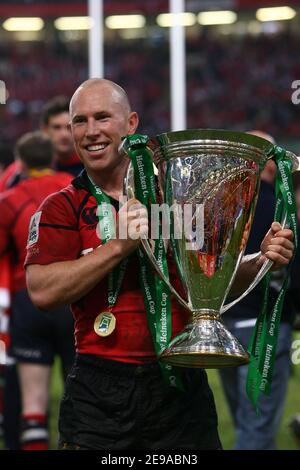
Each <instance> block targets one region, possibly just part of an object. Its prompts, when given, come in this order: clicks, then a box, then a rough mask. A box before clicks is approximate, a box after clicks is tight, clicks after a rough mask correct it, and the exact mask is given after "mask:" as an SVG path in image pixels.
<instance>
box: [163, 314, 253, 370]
mask: <svg viewBox="0 0 300 470" xmlns="http://www.w3.org/2000/svg"><path fill="white" fill-rule="evenodd" d="M159 359H160V360H161V361H163V362H165V363H167V364H170V365H172V366H178V367H195V368H197V367H199V368H203V369H219V368H222V367H234V366H240V365H243V364H247V363H248V362H249V356H248V354H247V353H246V352H245V350H244V348H243V347H242V345H241V344H240V343H239V341H238V340H237V339H236V338H235V337H234V336H233V335H232V334H231V333H230V331H228V330H227V329H226V328H225V326H224V325H223V323H222V322H221V321H220V319H219V318H216V317H214V316H208V315H205V316H202V317H201V316H200V317H198V318H195V319H194V320H193V322H192V323H190V324H188V325H187V326H186V328H185V329H184V330H183V331H182V333H180V334H179V335H178V336H176V337H175V338H174V339H173V340H172V342H171V344H170V346H169V347H168V348H166V349H165V350H164V351H163V352H162V354H161V355H160V357H159Z"/></svg>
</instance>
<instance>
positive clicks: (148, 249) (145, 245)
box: [142, 238, 191, 312]
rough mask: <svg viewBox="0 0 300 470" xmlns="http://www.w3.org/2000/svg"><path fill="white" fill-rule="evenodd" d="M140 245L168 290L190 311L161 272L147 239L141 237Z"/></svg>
mask: <svg viewBox="0 0 300 470" xmlns="http://www.w3.org/2000/svg"><path fill="white" fill-rule="evenodd" d="M142 247H143V249H144V252H145V253H146V255H147V256H148V259H149V261H150V263H151V265H152V267H153V268H154V269H155V271H156V272H157V274H158V275H159V277H160V278H161V279H162V280H163V281H164V283H165V284H166V285H167V286H168V288H169V289H170V292H171V293H172V294H173V295H174V296H175V297H176V299H177V300H178V302H179V303H180V304H181V305H182V306H183V307H184V308H186V309H187V310H189V312H190V311H191V309H190V307H189V305H188V303H187V302H186V301H185V300H184V299H183V298H182V297H181V296H180V295H179V294H178V292H177V291H176V290H175V289H174V287H173V286H172V284H171V283H170V281H169V279H168V278H167V277H166V276H165V275H164V273H163V272H162V270H161V269H160V267H159V265H158V264H157V262H156V259H155V257H154V255H153V253H152V250H151V246H150V243H149V240H148V238H143V239H142Z"/></svg>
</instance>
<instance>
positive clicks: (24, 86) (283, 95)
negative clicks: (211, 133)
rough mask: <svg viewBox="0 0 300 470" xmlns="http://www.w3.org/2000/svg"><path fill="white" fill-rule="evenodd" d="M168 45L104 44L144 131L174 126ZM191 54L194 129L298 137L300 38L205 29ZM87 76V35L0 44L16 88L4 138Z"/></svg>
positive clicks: (2, 71)
mask: <svg viewBox="0 0 300 470" xmlns="http://www.w3.org/2000/svg"><path fill="white" fill-rule="evenodd" d="M168 47H169V46H168V42H167V41H166V40H162V39H159V38H154V37H153V38H152V39H149V38H148V39H147V40H146V39H140V40H132V41H123V42H118V41H115V42H113V43H109V44H107V45H106V47H105V76H106V77H107V78H109V79H111V80H113V81H116V82H117V83H120V84H122V86H123V87H124V88H126V90H128V93H129V96H130V99H131V102H132V103H133V107H134V108H135V109H136V110H137V111H138V112H139V114H140V115H141V116H142V122H141V130H142V131H143V132H145V133H149V134H150V135H151V134H154V133H158V132H164V131H167V130H169V128H170V115H169V50H168ZM186 53H187V85H188V86H187V109H188V116H187V118H188V127H189V128H200V127H203V128H208V127H210V128H227V129H236V130H243V129H251V128H252V129H253V128H254V129H261V130H264V131H265V132H270V133H271V134H273V135H274V136H275V137H276V138H277V139H280V138H281V137H282V136H284V138H285V139H287V138H296V137H297V136H298V135H299V132H300V120H299V110H298V107H297V106H295V105H294V104H293V103H292V101H291V95H292V93H293V91H294V90H292V88H291V85H292V82H293V81H294V80H297V79H299V78H300V61H299V51H298V41H297V37H296V36H294V35H290V34H284V35H274V36H259V37H251V36H244V37H236V38H234V40H233V38H232V37H231V36H230V37H227V36H222V37H210V36H209V35H205V34H202V35H201V36H197V37H195V38H189V39H187V45H186ZM87 75H88V70H87V47H86V44H85V43H82V42H80V41H75V42H69V43H63V42H61V41H59V40H57V41H55V42H51V43H48V44H46V43H40V42H36V43H34V42H32V43H16V42H15V43H11V44H2V45H0V76H1V79H3V80H4V81H5V82H6V85H7V88H8V91H9V100H8V101H7V105H6V107H5V108H3V109H1V111H0V112H1V115H0V120H1V121H2V125H1V131H0V137H1V138H4V137H5V138H6V139H8V140H9V141H11V142H14V141H15V139H16V138H18V137H20V135H22V134H23V133H24V132H27V131H29V130H31V129H33V128H35V127H37V125H38V119H39V114H40V112H41V109H42V106H43V103H44V102H45V101H47V100H48V99H50V98H51V97H53V96H55V95H57V94H64V95H71V94H72V92H73V90H74V89H75V88H76V87H77V86H78V85H79V83H81V82H82V81H83V80H84V79H85V78H87ZM139 84H142V85H143V86H138V85H139Z"/></svg>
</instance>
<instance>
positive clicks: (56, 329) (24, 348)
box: [10, 290, 75, 370]
mask: <svg viewBox="0 0 300 470" xmlns="http://www.w3.org/2000/svg"><path fill="white" fill-rule="evenodd" d="M10 330H11V351H10V352H11V355H12V356H13V357H15V358H16V359H17V360H18V362H27V363H32V364H45V365H52V363H53V360H54V356H55V355H59V356H60V357H61V360H62V365H63V368H64V369H68V370H70V367H71V366H72V364H73V362H74V356H75V352H74V322H73V316H72V313H71V311H70V309H69V307H61V308H58V309H56V310H53V311H51V312H42V311H40V310H38V309H37V308H36V307H35V306H34V305H33V303H32V302H31V300H30V298H29V296H28V293H27V291H26V290H22V291H19V292H17V293H16V294H14V295H13V298H12V318H11V325H10Z"/></svg>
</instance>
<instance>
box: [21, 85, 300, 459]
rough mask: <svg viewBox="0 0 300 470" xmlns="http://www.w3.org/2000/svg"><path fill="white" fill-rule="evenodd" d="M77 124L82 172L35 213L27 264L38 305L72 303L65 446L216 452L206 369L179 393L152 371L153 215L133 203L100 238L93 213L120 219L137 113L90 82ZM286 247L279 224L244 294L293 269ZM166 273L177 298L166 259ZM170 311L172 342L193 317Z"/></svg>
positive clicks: (174, 306) (244, 275) (75, 102)
mask: <svg viewBox="0 0 300 470" xmlns="http://www.w3.org/2000/svg"><path fill="white" fill-rule="evenodd" d="M70 115H71V129H72V133H73V138H74V143H75V148H76V151H77V152H78V155H79V157H80V159H81V160H82V162H83V164H84V166H85V171H84V172H83V173H82V174H81V175H80V176H79V177H78V178H76V179H75V180H73V182H72V184H71V185H70V186H68V187H67V188H66V189H64V190H63V191H60V192H58V193H56V194H54V195H52V196H51V197H49V198H48V199H47V200H46V201H45V202H44V203H43V204H42V206H41V207H40V208H39V212H40V219H39V224H38V227H37V235H36V237H35V240H34V243H32V244H31V245H30V246H29V247H28V255H27V260H26V266H27V282H28V289H29V292H30V295H31V297H32V300H33V302H34V303H35V304H36V305H37V306H38V307H40V308H42V309H49V308H53V307H54V306H56V305H59V304H63V303H70V304H72V310H73V314H74V317H75V337H76V348H77V358H76V362H75V365H74V367H73V370H72V371H71V373H70V375H69V377H68V380H67V384H66V393H65V395H64V398H63V401H62V404H61V410H60V422H59V430H60V448H63V449H99V450H101V449H106V450H107V449H110V450H117V449H118V450H121V449H130V448H131V449H137V448H139V449H187V448H188V449H220V448H221V443H220V440H219V436H218V431H217V415H216V410H215V404H214V399H213V396H212V393H211V390H210V388H209V385H208V382H207V376H206V373H205V371H204V370H195V369H193V370H191V369H183V370H182V383H183V388H184V391H182V390H181V389H179V388H176V387H171V386H169V385H168V384H167V383H166V382H165V381H164V379H163V376H162V373H161V369H160V366H159V363H158V361H157V357H156V354H155V350H154V345H153V338H152V334H151V331H150V328H149V326H148V321H147V314H146V308H145V302H146V301H147V298H144V296H143V293H142V289H141V274H140V265H139V260H140V259H139V255H138V250H137V248H138V247H139V246H140V242H141V238H142V237H143V236H144V235H145V234H147V231H148V217H147V212H146V209H145V208H143V206H142V205H141V204H139V203H138V201H136V200H129V201H128V202H127V203H125V204H124V205H123V206H122V207H121V209H120V210H119V212H118V216H117V218H116V226H114V222H113V221H112V220H111V218H110V217H109V215H107V214H106V213H105V212H103V213H102V221H103V220H104V223H102V225H101V224H99V225H101V227H102V228H101V227H100V229H99V232H100V237H99V236H98V234H97V233H99V232H97V222H98V216H97V206H98V207H100V206H101V205H103V204H107V203H108V204H110V205H113V206H114V207H115V208H116V209H118V199H119V196H121V195H122V194H123V179H124V176H125V173H126V169H127V166H128V160H126V159H125V158H124V157H121V156H120V155H119V153H118V147H119V145H120V143H121V140H122V137H123V136H125V135H127V134H134V133H135V131H136V128H137V125H138V116H137V113H135V112H133V111H131V108H130V104H129V101H128V98H127V95H126V93H125V91H124V90H123V89H122V88H121V87H119V86H118V85H117V84H115V83H113V82H110V81H108V80H104V79H91V80H88V81H86V82H84V83H83V84H82V85H81V86H80V87H79V88H78V89H77V90H76V92H75V94H74V95H73V98H72V100H71V105H70ZM98 212H99V211H98ZM133 225H134V226H135V233H134V234H133V233H132V231H129V228H132V226H133ZM114 232H115V233H116V236H115V237H114V236H113V234H114ZM119 233H122V234H124V233H125V234H127V237H126V238H121V237H119ZM291 239H292V232H291V231H290V230H282V229H281V227H280V225H279V224H272V229H270V231H269V232H268V234H267V235H266V237H265V239H264V241H263V243H262V245H261V254H258V255H257V256H256V257H252V258H251V260H250V259H249V261H246V262H245V263H243V266H242V267H241V269H240V272H239V278H240V283H241V285H244V284H245V283H248V284H249V283H250V281H251V280H252V279H253V277H254V276H255V274H256V273H257V272H258V270H259V267H260V265H261V263H262V262H263V260H264V259H265V257H268V258H270V259H272V260H273V261H274V262H275V265H276V266H282V265H284V264H287V263H288V262H289V260H290V259H291V257H292V251H293V243H292V241H291ZM99 245H100V246H99ZM153 275H154V274H153ZM169 275H170V279H171V280H172V282H173V285H174V286H175V288H178V290H179V291H180V289H181V288H180V284H179V280H178V277H177V275H176V271H175V264H174V262H173V261H172V259H171V257H170V262H169ZM171 312H172V337H173V336H175V335H176V334H178V333H179V332H180V331H182V329H183V327H184V325H185V324H186V322H187V320H188V317H189V313H188V312H187V311H185V310H184V309H183V308H182V307H181V306H180V305H179V304H178V303H177V302H176V300H172V302H171ZM154 336H155V335H154Z"/></svg>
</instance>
